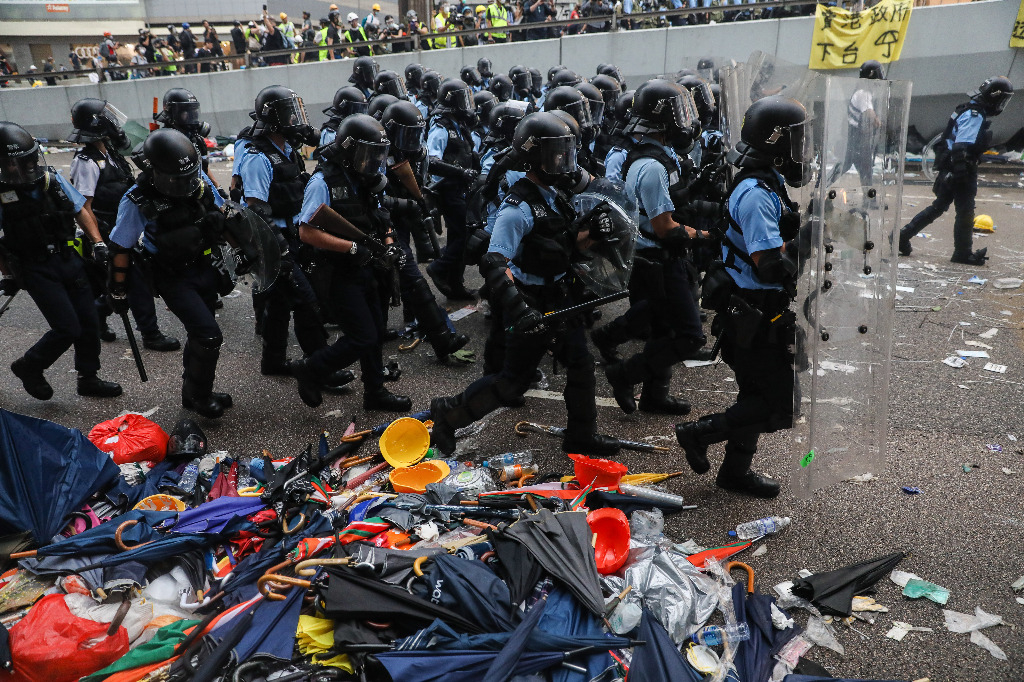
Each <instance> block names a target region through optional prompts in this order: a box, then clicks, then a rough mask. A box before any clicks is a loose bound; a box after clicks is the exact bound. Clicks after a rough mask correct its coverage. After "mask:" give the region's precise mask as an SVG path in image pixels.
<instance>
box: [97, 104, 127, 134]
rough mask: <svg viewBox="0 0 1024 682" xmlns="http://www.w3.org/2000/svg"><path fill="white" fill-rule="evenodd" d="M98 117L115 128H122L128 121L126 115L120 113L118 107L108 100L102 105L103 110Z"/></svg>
mask: <svg viewBox="0 0 1024 682" xmlns="http://www.w3.org/2000/svg"><path fill="white" fill-rule="evenodd" d="M100 117H101V118H103V119H105V120H106V121H107V123H108V124H109V125H111V126H114V128H115V129H116V130H122V129H124V124H125V123H127V122H128V117H127V116H125V115H124V114H122V113H121V112H120V111H119V110H118V108H117V107H115V106H114V105H113V104H111V103H110V102H107V103H106V104H105V105H104V106H103V111H101V112H100Z"/></svg>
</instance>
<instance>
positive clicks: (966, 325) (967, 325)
mask: <svg viewBox="0 0 1024 682" xmlns="http://www.w3.org/2000/svg"><path fill="white" fill-rule="evenodd" d="M958 293H961V294H962V293H964V292H962V291H961V292H958ZM960 326H961V327H970V326H971V323H970V322H961V323H960Z"/></svg>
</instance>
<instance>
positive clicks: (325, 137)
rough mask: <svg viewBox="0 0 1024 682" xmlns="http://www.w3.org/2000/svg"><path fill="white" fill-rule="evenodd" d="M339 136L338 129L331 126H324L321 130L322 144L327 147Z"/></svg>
mask: <svg viewBox="0 0 1024 682" xmlns="http://www.w3.org/2000/svg"><path fill="white" fill-rule="evenodd" d="M337 136H338V131H336V130H331V129H330V128H326V127H325V128H324V129H323V130H321V131H320V146H321V147H325V146H327V145H329V144H330V143H331V142H334V138H336V137H337Z"/></svg>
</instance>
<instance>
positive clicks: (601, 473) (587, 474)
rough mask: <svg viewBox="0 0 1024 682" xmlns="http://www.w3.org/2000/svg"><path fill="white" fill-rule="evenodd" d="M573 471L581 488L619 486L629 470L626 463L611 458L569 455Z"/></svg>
mask: <svg viewBox="0 0 1024 682" xmlns="http://www.w3.org/2000/svg"><path fill="white" fill-rule="evenodd" d="M569 459H571V460H572V462H573V472H574V473H575V474H576V480H577V481H579V482H580V487H581V488H586V487H587V486H588V485H592V486H594V487H595V488H618V487H619V481H620V480H621V479H622V476H623V475H624V474H625V473H626V472H627V471H629V469H627V468H626V465H625V464H622V463H621V462H613V461H611V460H610V459H593V458H591V457H584V456H583V455H569Z"/></svg>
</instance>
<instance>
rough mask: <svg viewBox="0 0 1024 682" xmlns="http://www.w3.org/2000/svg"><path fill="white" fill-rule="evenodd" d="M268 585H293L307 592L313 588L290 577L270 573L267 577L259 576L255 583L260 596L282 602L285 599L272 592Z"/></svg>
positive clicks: (310, 584)
mask: <svg viewBox="0 0 1024 682" xmlns="http://www.w3.org/2000/svg"><path fill="white" fill-rule="evenodd" d="M269 583H277V584H279V585H295V586H296V587H303V588H306V589H307V590H308V589H309V588H310V587H312V586H313V584H312V583H311V582H309V581H308V580H301V579H299V578H293V577H292V576H290V575H279V574H276V573H271V574H269V575H263V576H260V579H259V580H257V581H256V587H257V588H258V589H259V591H260V594H262V595H263V596H264V597H266V598H267V599H269V600H270V601H284V600H285V599H286V597H285V596H284V595H283V594H279V593H278V592H274V590H273V589H272V588H271V586H270V584H269Z"/></svg>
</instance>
